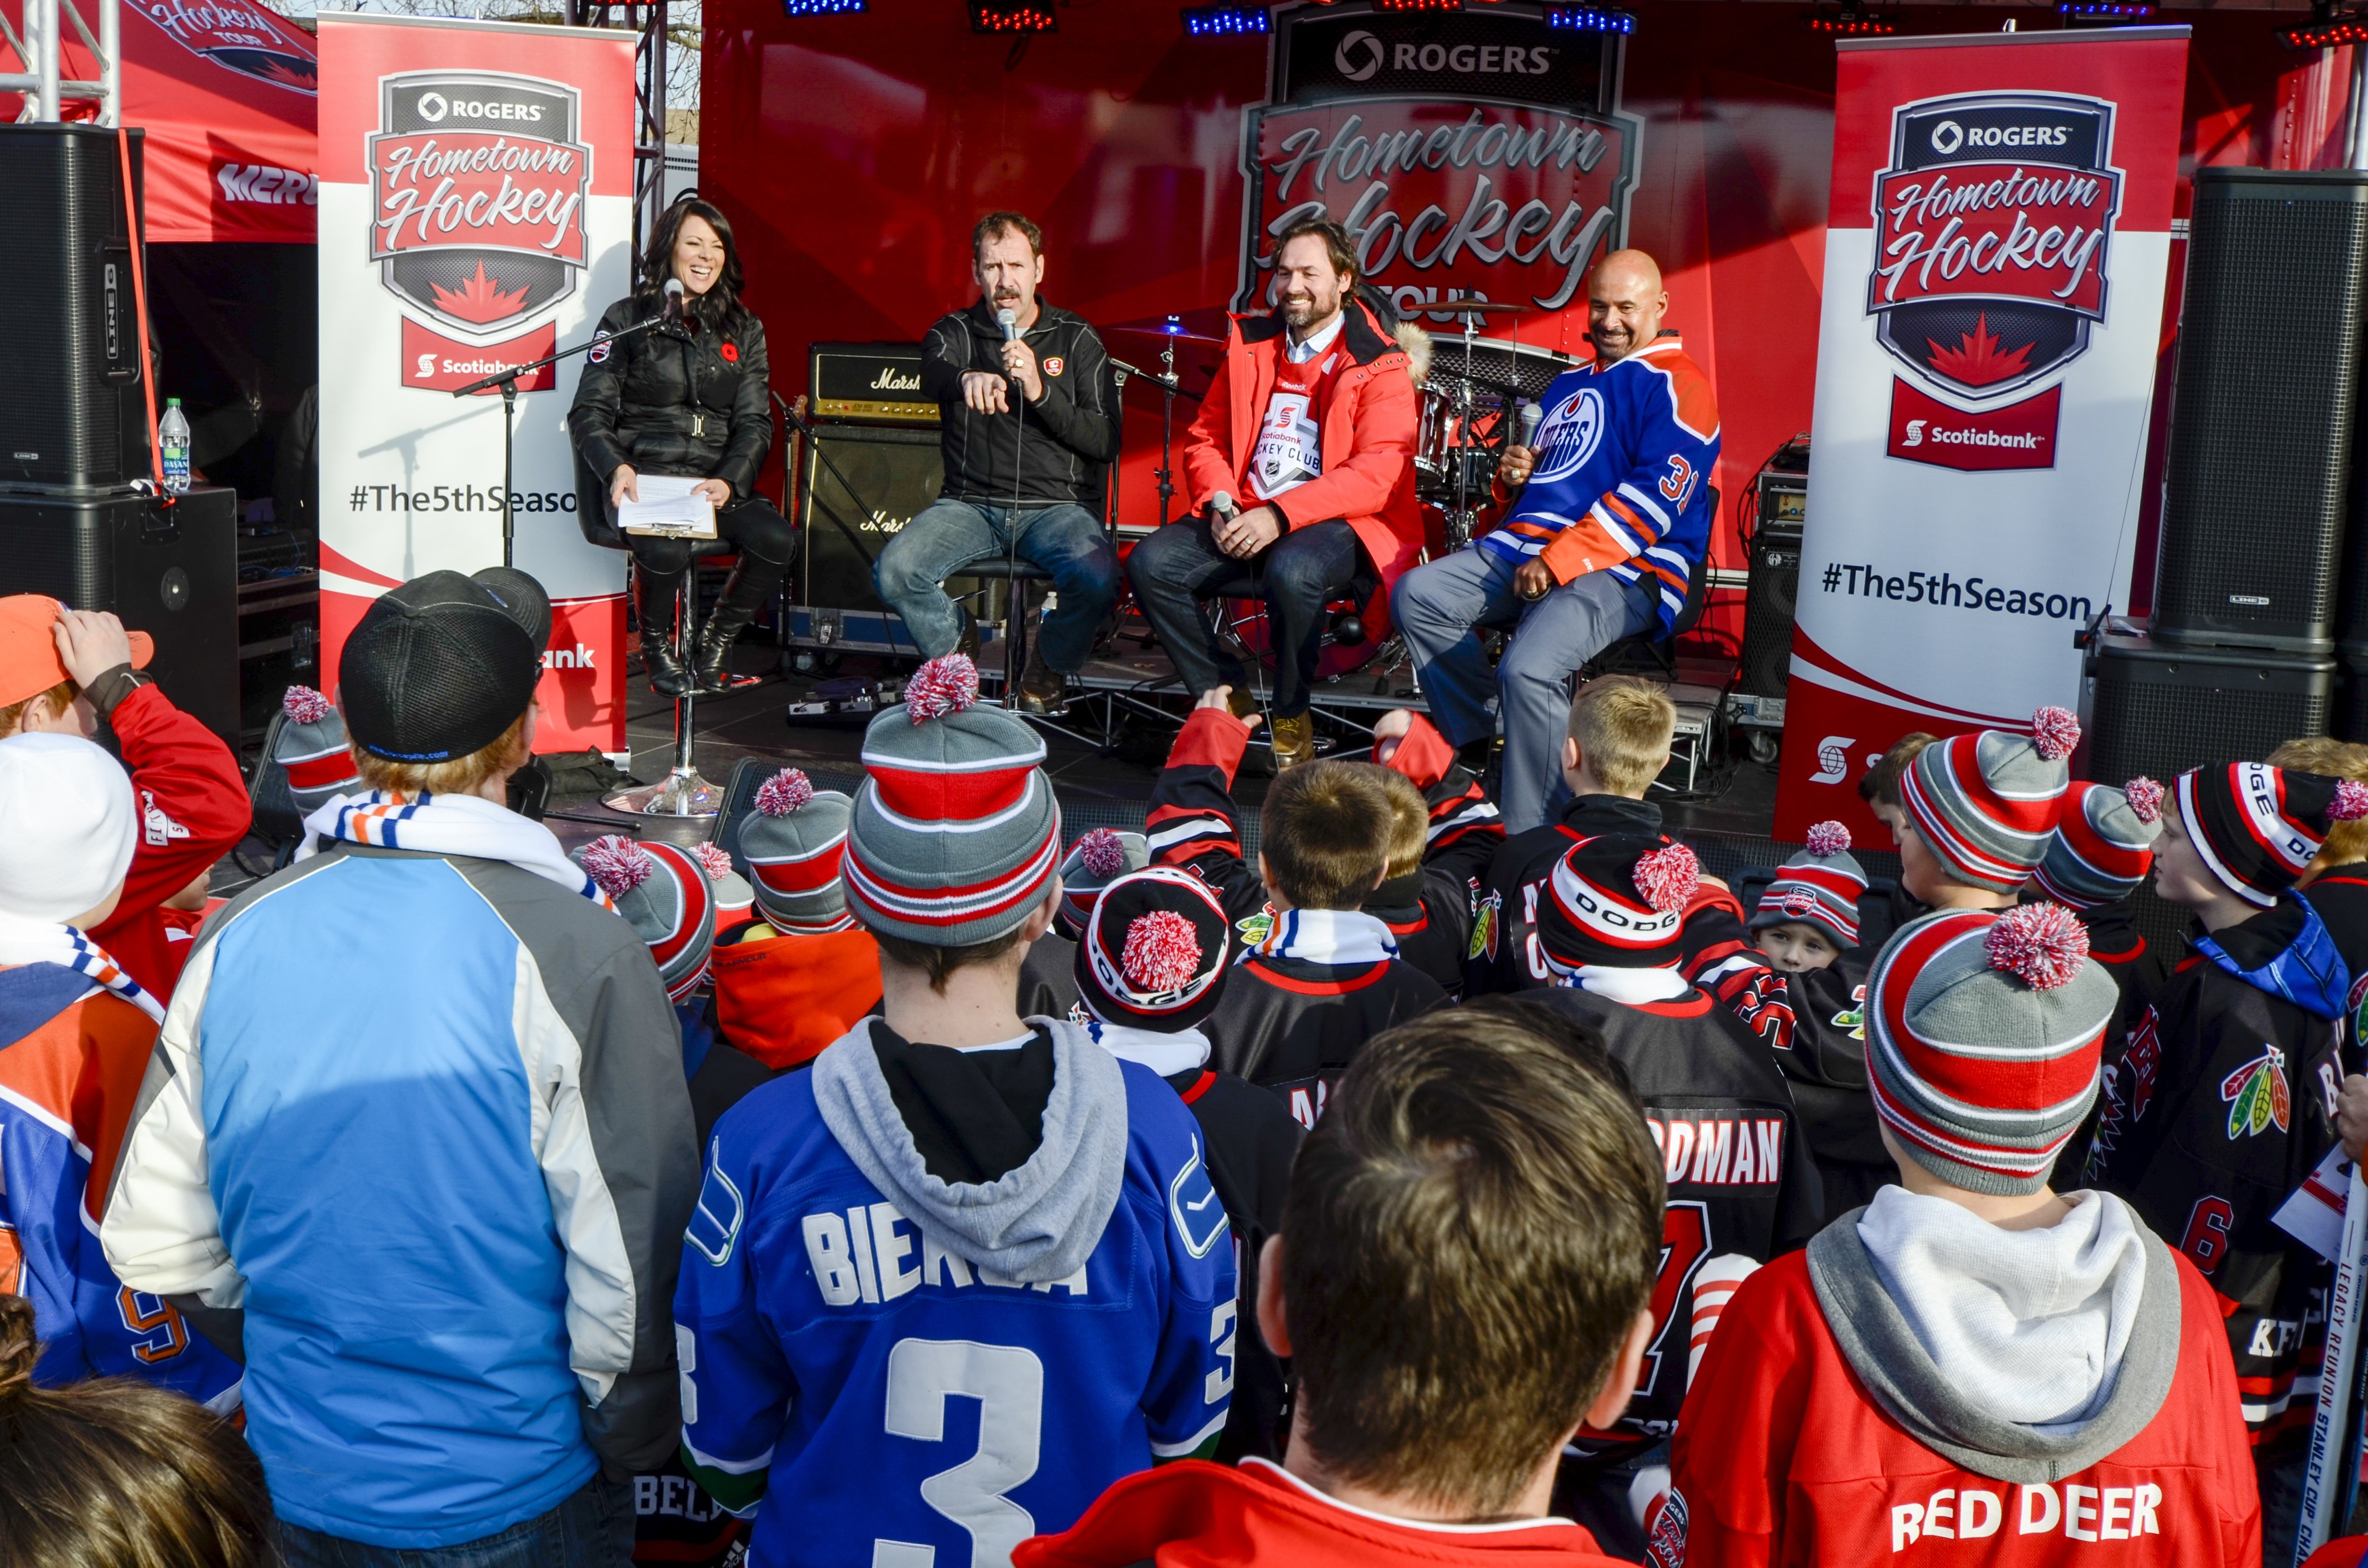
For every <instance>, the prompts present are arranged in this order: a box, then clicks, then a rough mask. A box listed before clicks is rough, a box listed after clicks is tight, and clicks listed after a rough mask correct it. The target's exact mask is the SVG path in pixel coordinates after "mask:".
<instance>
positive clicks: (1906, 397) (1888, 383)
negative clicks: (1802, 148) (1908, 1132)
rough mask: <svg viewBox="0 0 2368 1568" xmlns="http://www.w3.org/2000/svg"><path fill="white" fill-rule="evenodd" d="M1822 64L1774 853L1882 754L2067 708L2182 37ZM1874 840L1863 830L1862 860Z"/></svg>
mask: <svg viewBox="0 0 2368 1568" xmlns="http://www.w3.org/2000/svg"><path fill="white" fill-rule="evenodd" d="M1837 48H1838V49H1839V55H1840V58H1839V73H1838V91H1837V95H1836V114H1835V127H1834V179H1833V195H1832V203H1833V205H1832V211H1831V216H1830V218H1829V219H1828V227H1827V231H1826V274H1825V298H1824V306H1823V315H1822V320H1821V323H1820V329H1819V334H1818V342H1817V390H1816V418H1815V422H1814V425H1813V426H1812V435H1813V437H1814V441H1813V444H1812V450H1813V452H1814V456H1813V458H1812V460H1811V464H1810V470H1809V494H1808V532H1807V535H1806V538H1805V539H1804V541H1803V546H1802V554H1801V584H1800V597H1799V601H1798V602H1799V611H1798V617H1799V618H1798V620H1797V622H1796V624H1795V627H1794V631H1793V666H1792V668H1793V676H1792V683H1791V689H1790V691H1789V692H1788V694H1787V702H1786V709H1785V723H1784V749H1783V760H1782V768H1781V775H1780V780H1779V784H1778V791H1777V811H1776V833H1777V836H1778V837H1780V838H1783V839H1793V840H1797V839H1800V838H1802V837H1803V836H1804V835H1805V834H1806V833H1807V831H1808V826H1809V824H1811V823H1814V822H1818V821H1821V820H1823V819H1826V818H1828V817H1839V818H1841V819H1842V820H1844V821H1846V822H1849V823H1850V824H1851V826H1852V828H1853V830H1854V831H1857V832H1860V833H1861V834H1874V833H1878V832H1879V829H1878V826H1877V824H1875V822H1874V820H1873V817H1872V816H1870V815H1868V814H1867V812H1866V811H1865V808H1864V807H1863V806H1862V805H1861V802H1860V801H1859V799H1858V794H1857V790H1856V789H1855V786H1856V784H1857V782H1858V780H1859V778H1860V777H1861V775H1863V774H1864V773H1865V771H1866V770H1867V768H1869V767H1872V766H1873V763H1874V761H1875V760H1876V759H1877V758H1879V757H1880V756H1882V755H1883V753H1884V751H1885V750H1887V749H1888V748H1889V747H1890V745H1891V744H1892V743H1893V742H1894V741H1895V740H1896V739H1898V737H1899V736H1901V735H1903V734H1906V733H1909V732H1910V731H1915V730H1924V731H1929V732H1930V733H1934V734H1939V735H1950V734H1955V733H1960V732H1963V731H1965V730H1972V729H1980V728H1985V727H2000V728H2015V729H2021V728H2026V727H2027V726H2028V725H2029V723H2030V720H2031V714H2032V710H2034V709H2036V708H2038V707H2040V706H2041V705H2043V704H2045V703H2056V704H2060V705H2061V706H2063V707H2066V708H2073V707H2077V706H2078V695H2079V656H2078V653H2077V652H2076V651H2075V650H2074V648H2073V645H2072V637H2073V633H2074V632H2075V631H2078V629H2079V628H2080V626H2081V625H2082V624H2083V623H2084V622H2086V621H2087V620H2088V619H2089V618H2090V617H2091V616H2092V615H2093V614H2095V613H2096V612H2097V611H2098V610H2100V609H2102V608H2105V606H2107V605H2108V604H2111V605H2113V606H2115V607H2117V608H2122V607H2126V606H2127V604H2128V602H2129V580H2130V559H2131V553H2132V550H2133V548H2134V543H2135V535H2136V532H2137V517H2138V484H2139V475H2140V470H2141V467H2142V464H2143V461H2144V459H2145V452H2146V418H2147V412H2148V410H2149V408H2150V406H2151V404H2152V398H2153V389H2154V367H2155V357H2156V349H2157V332H2158V330H2159V328H2160V324H2161V320H2162V302H2163V286H2164V276H2165V269H2166V267H2167V265H2168V262H2169V254H2170V217H2171V197H2172V191H2173V188H2174V187H2175V185H2176V183H2177V179H2178V174H2179V136H2180V92H2181V89H2182V86H2183V85H2184V84H2185V82H2186V80H2187V70H2186V62H2187V29H2186V28H2119V29H2112V30H2100V31H2094V32H2086V31H2084V32H2060V33H1978V34H1970V35H1965V36H1962V37H1951V38H1922V39H1867V40H1847V41H1844V42H1842V43H1840V44H1839V45H1838V46H1837ZM1872 842H1874V843H1878V844H1879V843H1884V842H1885V840H1884V838H1882V837H1881V836H1877V837H1875V838H1874V839H1873V840H1872Z"/></svg>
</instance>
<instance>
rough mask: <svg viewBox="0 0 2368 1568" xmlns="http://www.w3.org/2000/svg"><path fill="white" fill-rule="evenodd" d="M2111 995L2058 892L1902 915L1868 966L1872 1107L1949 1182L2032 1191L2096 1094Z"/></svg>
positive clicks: (2000, 1191) (2114, 1004) (2113, 986)
mask: <svg viewBox="0 0 2368 1568" xmlns="http://www.w3.org/2000/svg"><path fill="white" fill-rule="evenodd" d="M1927 749H1930V748H1927ZM2121 994H2122V993H2121V987H2120V985H2119V984H2117V983H2115V982H2114V980H2113V977H2112V975H2111V974H2110V973H2108V972H2107V971H2106V970H2105V968H2104V966H2103V965H2101V964H2100V963H2098V962H2096V961H2095V960H2092V959H2090V958H2089V933H2088V930H2087V928H2086V927H2084V926H2082V925H2081V924H2080V921H2079V919H2078V916H2076V915H2074V914H2073V913H2072V912H2071V911H2070V910H2068V909H2066V908H2065V907H2064V906H2063V905H2062V904H2060V903H2029V904H2024V905H2022V906H2021V907H2020V908H2017V909H2011V910H2008V911H2006V912H2004V913H2000V912H1998V911H1996V910H1987V909H1958V910H1942V911H1941V912H1940V913H1938V914H1934V915H1925V916H1924V917H1922V918H1921V919H1918V920H1915V921H1911V922H1909V923H1908V924H1907V925H1906V926H1902V927H1900V929H1899V930H1898V931H1897V932H1896V934H1895V935H1894V936H1893V937H1892V938H1891V940H1890V941H1889V942H1887V943H1885V944H1884V949H1883V952H1882V954H1881V956H1880V957H1879V958H1877V959H1876V960H1875V965H1874V969H1873V972H1872V973H1870V974H1869V975H1868V976H1867V993H1866V1022H1867V1052H1866V1060H1867V1067H1868V1073H1867V1079H1868V1083H1869V1085H1870V1086H1871V1087H1872V1089H1873V1096H1874V1108H1875V1111H1876V1113H1877V1114H1878V1115H1880V1116H1881V1117H1882V1118H1883V1119H1884V1124H1885V1125H1886V1126H1888V1127H1889V1128H1890V1129H1891V1132H1892V1136H1893V1137H1894V1138H1895V1139H1896V1140H1897V1141H1898V1143H1899V1146H1900V1147H1901V1148H1902V1149H1904V1150H1906V1151H1907V1154H1908V1157H1909V1158H1911V1159H1913V1160H1914V1161H1915V1162H1916V1163H1917V1164H1918V1165H1922V1166H1923V1167H1924V1168H1925V1169H1926V1170H1928V1171H1930V1172H1931V1173H1932V1174H1933V1175H1934V1176H1938V1177H1940V1178H1941V1180H1942V1181H1944V1182H1947V1183H1948V1184H1949V1185H1950V1186H1952V1187H1962V1188H1964V1190H1966V1191H1968V1192H1986V1193H1991V1194H1996V1195H2000V1196H2005V1195H2011V1194H2020V1193H2032V1192H2037V1191H2038V1190H2039V1189H2040V1188H2041V1187H2044V1186H2045V1185H2046V1184H2047V1178H2048V1176H2049V1174H2050V1173H2051V1172H2052V1171H2053V1170H2054V1168H2055V1156H2056V1155H2057V1154H2058V1153H2061V1152H2062V1151H2063V1148H2064V1145H2065V1144H2066V1142H2069V1141H2070V1139H2071V1137H2072V1134H2073V1133H2074V1132H2075V1131H2078V1128H2079V1126H2080V1121H2081V1119H2082V1118H2083V1117H2085V1116H2087V1115H2088V1114H2089V1106H2090V1105H2091V1104H2092V1103H2093V1102H2094V1101H2095V1099H2096V1097H2097V1082H2098V1063H2099V1062H2100V1059H2101V1057H2102V1055H2103V1051H2104V1040H2105V1028H2106V1026H2107V1025H2108V1024H2109V1023H2111V1022H2112V1017H2113V1014H2114V1012H2115V1010H2116V1009H2117V1008H2118V1007H2119V1006H2120V1005H2121Z"/></svg>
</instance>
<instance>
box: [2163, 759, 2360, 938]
mask: <svg viewBox="0 0 2368 1568" xmlns="http://www.w3.org/2000/svg"><path fill="white" fill-rule="evenodd" d="M2362 817H2368V785H2362V784H2357V783H2354V782H2353V781H2352V780H2351V779H2349V778H2328V777H2327V775H2325V774H2323V773H2296V772H2293V771H2290V770H2288V769H2286V768H2283V767H2271V766H2270V765H2269V764H2268V763H2266V762H2228V763H2218V764H2214V766H2212V767H2198V768H2195V769H2193V770H2192V771H2191V772H2187V773H2182V774H2180V776H2179V821H2180V826H2182V827H2184V828H2185V829H2186V830H2187V836H2188V839H2189V840H2190V841H2191V842H2192V843H2193V844H2194V846H2195V852H2196V853H2197V854H2198V855H2200V856H2202V857H2203V864H2204V866H2205V867H2206V869H2209V870H2210V871H2211V873H2212V874H2213V876H2214V877H2215V878H2217V879H2218V880H2219V881H2220V883H2221V885H2223V886H2224V887H2226V888H2227V889H2228V891H2229V892H2233V893H2235V894H2237V896H2238V897H2240V898H2242V899H2244V900H2246V901H2247V902H2248V903H2257V904H2259V905H2260V906H2261V907H2262V908H2263V909H2267V908H2269V907H2270V906H2271V904H2273V903H2277V901H2278V894H2280V893H2282V892H2284V891H2285V890H2286V889H2288V888H2290V887H2292V886H2294V882H2295V881H2296V880H2297V879H2298V878H2300V877H2301V875H2302V874H2303V872H2304V871H2305V869H2308V868H2309V866H2310V862H2311V859H2312V858H2313V857H2314V856H2316V855H2317V853H2318V850H2319V846H2321V845H2323V844H2325V843H2326V842H2327V830H2328V828H2330V827H2332V826H2333V825H2334V824H2337V823H2340V822H2357V821H2359V820H2360V819H2361V818H2362Z"/></svg>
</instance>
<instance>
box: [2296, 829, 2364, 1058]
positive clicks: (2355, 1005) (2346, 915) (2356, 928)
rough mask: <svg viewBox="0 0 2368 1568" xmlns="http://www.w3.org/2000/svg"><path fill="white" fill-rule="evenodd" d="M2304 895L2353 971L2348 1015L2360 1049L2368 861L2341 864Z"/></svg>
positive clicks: (2353, 1040)
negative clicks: (2366, 863)
mask: <svg viewBox="0 0 2368 1568" xmlns="http://www.w3.org/2000/svg"><path fill="white" fill-rule="evenodd" d="M2302 896H2303V897H2304V898H2305V899H2306V900H2308V901H2309V903H2310V906H2311V907H2312V908H2313V909H2315V910H2317V911H2318V917H2319V919H2320V920H2322V921H2324V922H2326V925H2327V934H2328V937H2332V938H2333V939H2334V942H2335V950H2336V951H2337V952H2338V953H2339V954H2340V955H2341V956H2342V959H2343V967H2344V968H2345V969H2347V970H2349V971H2351V993H2350V994H2349V995H2347V996H2346V997H2345V998H2344V1016H2345V1017H2346V1018H2347V1019H2348V1020H2350V1023H2351V1036H2350V1044H2351V1049H2352V1050H2353V1051H2358V1050H2359V1049H2360V1042H2361V1040H2362V1025H2363V1024H2368V1017H2362V1008H2363V1006H2368V865H2362V864H2357V863H2352V864H2346V865H2341V866H2338V867H2336V868H2335V869H2333V870H2331V871H2329V872H2328V873H2327V874H2326V875H2325V876H2323V877H2320V878H2319V879H2318V880H2317V881H2314V882H2312V883H2311V884H2310V885H2309V886H2308V887H2306V888H2305V889H2303V890H2302Z"/></svg>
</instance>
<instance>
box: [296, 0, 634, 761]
mask: <svg viewBox="0 0 2368 1568" xmlns="http://www.w3.org/2000/svg"><path fill="white" fill-rule="evenodd" d="M320 50H321V80H322V93H321V188H320V225H321V351H322V362H323V364H324V366H327V367H331V368H332V373H329V374H324V376H323V377H322V378H321V637H322V642H323V664H324V666H325V667H326V668H327V669H329V670H331V671H334V670H336V661H337V656H338V652H339V650H340V649H341V648H342V647H343V645H344V642H345V639H346V636H347V633H348V632H350V631H352V629H353V627H354V625H355V623H356V622H357V621H359V619H361V615H362V612H363V611H364V610H365V609H367V608H369V607H370V600H371V599H373V598H375V597H378V596H379V595H380V594H381V593H383V592H384V591H386V590H387V589H388V588H391V587H393V586H395V585H397V584H399V583H403V582H405V581H407V580H409V579H410V578H413V577H416V576H418V575H420V574H422V573H426V572H432V571H436V570H438V568H446V567H449V568H450V569H452V570H455V571H460V572H473V571H476V570H478V569H479V568H481V567H484V566H493V565H498V564H500V562H501V559H502V400H501V397H500V394H499V393H497V392H487V393H484V394H482V395H480V396H478V397H474V398H471V399H468V400H465V401H456V400H455V399H454V398H453V396H452V392H454V391H455V390H456V389H458V388H460V387H462V386H465V385H467V384H468V383H469V382H471V381H475V380H477V379H478V378H479V377H481V376H484V375H487V374H490V373H492V372H493V371H495V370H497V369H501V368H503V367H505V366H508V365H518V364H524V363H526V362H528V361H529V360H532V359H536V358H541V357H542V356H543V355H545V354H548V353H550V352H552V349H553V348H554V347H560V346H563V345H567V344H574V343H580V342H582V341H584V340H585V339H586V338H587V337H588V336H590V335H591V332H592V328H593V325H594V324H595V323H597V322H598V320H599V317H600V312H601V311H602V310H604V309H605V308H606V307H607V306H608V305H609V302H610V301H614V300H616V299H618V298H620V296H622V295H623V294H624V293H625V292H626V291H627V290H628V289H629V288H630V286H631V280H630V278H629V276H628V274H629V268H630V257H631V253H632V173H633V138H632V112H633V35H632V34H630V33H622V32H612V31H603V30H594V29H589V28H560V27H539V26H530V25H523V24H516V23H504V22H474V21H454V20H449V19H445V18H440V17H437V18H431V17H381V16H359V15H336V14H331V13H326V12H324V13H323V14H322V17H321V34H320ZM522 61H531V62H532V71H531V74H528V73H524V72H519V71H515V70H511V69H508V67H509V66H511V65H514V64H516V63H518V62H522ZM581 364H582V361H581V360H580V359H568V360H564V361H563V362H562V363H560V364H558V365H556V366H553V367H551V368H550V369H544V370H541V371H538V372H536V373H535V374H533V375H531V376H527V377H521V378H520V379H519V381H518V389H519V394H520V395H519V397H518V432H517V442H516V446H515V449H514V451H513V459H512V461H513V469H512V480H511V507H512V510H513V513H514V515H515V517H516V518H517V540H516V549H515V556H516V562H517V564H518V568H519V569H520V570H522V571H525V572H529V573H531V574H533V575H534V576H535V577H536V578H537V579H538V580H540V581H541V584H542V585H543V586H544V587H545V588H546V589H548V590H549V592H550V594H551V598H552V633H551V647H550V650H549V651H548V652H547V653H544V655H543V666H544V674H543V681H542V691H541V699H542V713H541V720H540V721H539V722H538V726H537V732H536V743H535V744H536V749H537V750H539V751H546V752H555V751H580V750H582V749H583V748H585V747H586V746H591V747H596V748H598V750H601V751H604V752H611V753H621V752H623V751H624V750H625V749H626V747H625V601H624V555H623V552H622V551H614V550H604V549H601V548H599V547H598V546H597V545H593V544H591V543H588V542H587V541H586V540H585V538H584V536H583V533H582V530H581V529H580V528H578V527H577V525H576V518H575V451H574V448H573V446H572V445H571V443H570V441H569V439H568V435H567V409H568V405H569V403H571V402H572V401H573V400H574V398H575V379H576V375H577V373H578V369H579V367H580V366H581Z"/></svg>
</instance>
